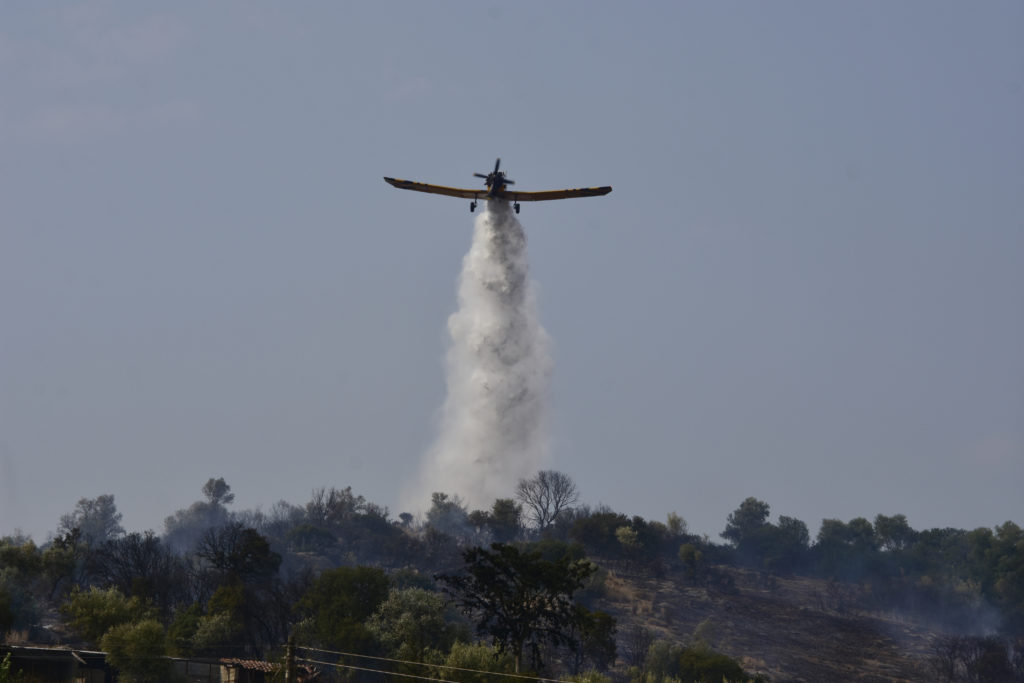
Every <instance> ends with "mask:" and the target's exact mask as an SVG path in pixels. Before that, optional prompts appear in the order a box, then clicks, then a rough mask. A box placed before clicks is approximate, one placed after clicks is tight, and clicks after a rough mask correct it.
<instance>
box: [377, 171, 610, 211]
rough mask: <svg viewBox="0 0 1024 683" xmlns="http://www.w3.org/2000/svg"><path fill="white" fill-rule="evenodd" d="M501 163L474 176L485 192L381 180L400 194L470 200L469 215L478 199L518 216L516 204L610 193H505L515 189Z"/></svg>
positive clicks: (596, 190) (582, 189)
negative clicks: (496, 202)
mask: <svg viewBox="0 0 1024 683" xmlns="http://www.w3.org/2000/svg"><path fill="white" fill-rule="evenodd" d="M499 166H501V159H500V158H499V159H498V160H497V161H495V162H494V170H493V171H491V172H490V173H488V174H487V175H484V174H483V173H474V174H473V175H475V176H476V177H477V178H483V179H484V182H485V183H486V184H487V189H486V190H463V189H461V188H458V187H445V186H444V185H430V184H428V183H417V182H415V181H412V180H399V179H398V178H388V177H387V176H384V180H385V181H386V182H388V183H389V184H391V185H394V186H395V187H397V188H399V189H401V190H416V191H417V192H429V193H431V194H445V195H448V196H449V197H462V198H463V199H471V200H472V201H471V202H470V203H469V210H470V212H472V211H474V210H475V209H476V202H477V200H478V199H480V198H485V199H505V200H508V201H511V202H512V203H513V204H512V206H513V208H514V209H515V210H516V213H519V202H543V201H546V200H548V199H569V198H570V197H598V196H600V195H603V194H608V193H609V192H611V191H612V188H611V186H610V185H605V186H604V187H579V188H576V189H572V190H546V191H544V192H517V191H515V190H509V189H507V186H508V185H515V181H512V180H509V179H508V178H506V177H505V172H504V171H499V170H498V167H499Z"/></svg>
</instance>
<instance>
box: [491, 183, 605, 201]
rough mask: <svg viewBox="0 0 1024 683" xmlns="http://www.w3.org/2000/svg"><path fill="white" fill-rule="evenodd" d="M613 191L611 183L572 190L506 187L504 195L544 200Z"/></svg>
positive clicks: (516, 199)
mask: <svg viewBox="0 0 1024 683" xmlns="http://www.w3.org/2000/svg"><path fill="white" fill-rule="evenodd" d="M611 191H612V188H611V186H610V185H605V186H604V187H578V188H575V189H572V190H545V191H544V192H518V191H516V190H508V189H506V190H504V191H503V192H502V196H504V197H505V199H511V200H512V201H514V202H543V201H546V200H548V199H569V198H570V197H599V196H601V195H603V194H608V193H609V192H611Z"/></svg>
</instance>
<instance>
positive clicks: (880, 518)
mask: <svg viewBox="0 0 1024 683" xmlns="http://www.w3.org/2000/svg"><path fill="white" fill-rule="evenodd" d="M916 535H917V532H915V531H914V530H913V529H911V528H910V524H908V523H907V516H906V515H893V516H892V517H886V516H885V515H876V516H875V537H876V538H877V539H878V541H879V543H880V544H881V547H882V550H885V551H888V552H893V551H897V550H903V549H904V548H906V547H907V546H909V545H910V544H911V543H913V542H914V537H915V536H916Z"/></svg>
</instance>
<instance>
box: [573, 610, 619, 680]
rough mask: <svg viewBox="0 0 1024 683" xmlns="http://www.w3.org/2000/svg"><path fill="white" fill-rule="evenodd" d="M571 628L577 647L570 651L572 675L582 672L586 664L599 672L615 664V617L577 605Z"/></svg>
mask: <svg viewBox="0 0 1024 683" xmlns="http://www.w3.org/2000/svg"><path fill="white" fill-rule="evenodd" d="M573 627H574V628H575V629H576V634H577V639H578V647H576V648H573V649H571V651H570V652H571V655H572V657H571V661H572V670H573V673H574V674H578V673H579V672H580V671H582V670H583V666H584V665H585V664H586V663H588V662H589V663H590V665H591V666H593V667H594V668H595V669H597V670H599V671H606V670H608V669H609V668H611V666H612V665H613V664H615V656H616V654H617V653H616V649H615V630H616V625H615V617H613V616H612V615H610V614H608V613H607V612H601V611H599V610H598V611H593V612H592V611H590V610H588V609H587V608H586V607H584V606H583V605H580V604H577V605H576V619H575V620H574V622H573Z"/></svg>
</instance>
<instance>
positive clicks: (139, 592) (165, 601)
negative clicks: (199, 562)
mask: <svg viewBox="0 0 1024 683" xmlns="http://www.w3.org/2000/svg"><path fill="white" fill-rule="evenodd" d="M89 563H90V569H91V573H92V575H93V576H95V577H96V578H98V579H99V580H100V581H101V583H102V584H103V585H105V586H114V587H116V588H117V589H119V590H120V591H121V592H122V593H124V594H125V595H129V596H138V597H139V598H142V599H146V600H152V602H153V604H155V605H156V606H157V607H158V608H159V610H160V612H161V613H162V614H163V615H164V616H168V615H169V614H170V611H171V608H172V607H173V606H174V604H175V603H176V602H178V601H179V599H182V598H183V597H184V592H185V587H186V584H187V576H186V569H185V564H184V562H183V561H182V559H181V558H180V557H178V556H177V555H175V554H174V553H173V552H172V551H171V549H170V548H168V547H167V546H166V545H165V544H164V543H162V542H161V541H160V539H159V538H158V537H157V536H156V535H155V534H154V533H153V532H152V531H147V532H146V533H144V534H140V533H131V534H127V535H126V536H122V537H121V538H117V539H114V540H111V541H107V542H106V543H104V544H103V545H102V546H100V547H99V548H98V549H97V550H96V551H95V552H94V553H93V555H92V557H91V558H90V560H89Z"/></svg>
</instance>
